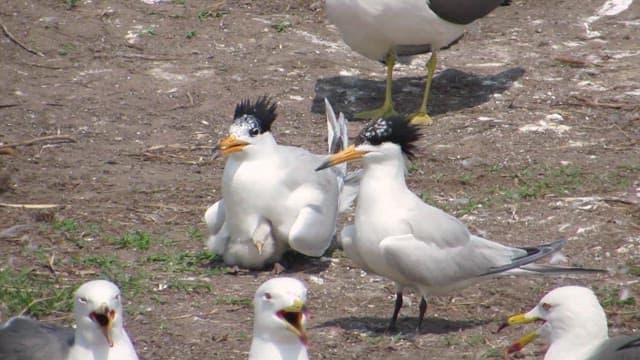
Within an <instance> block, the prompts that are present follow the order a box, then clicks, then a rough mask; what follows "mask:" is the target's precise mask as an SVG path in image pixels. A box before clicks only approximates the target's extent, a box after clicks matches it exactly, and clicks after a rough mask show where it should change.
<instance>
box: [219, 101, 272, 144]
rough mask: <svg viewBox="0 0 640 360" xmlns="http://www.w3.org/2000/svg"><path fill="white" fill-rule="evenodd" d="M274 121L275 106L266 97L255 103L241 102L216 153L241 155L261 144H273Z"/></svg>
mask: <svg viewBox="0 0 640 360" xmlns="http://www.w3.org/2000/svg"><path fill="white" fill-rule="evenodd" d="M275 119H276V104H275V103H274V102H273V101H272V100H271V99H270V98H268V97H266V96H264V97H260V98H258V100H256V101H255V102H253V103H252V102H251V101H250V100H247V99H245V100H242V101H241V102H240V103H239V104H238V105H237V106H236V110H235V112H234V115H233V123H232V124H231V126H230V127H229V136H228V137H226V138H224V139H222V140H221V141H220V143H219V144H218V146H217V149H216V150H217V151H220V152H221V153H222V155H229V154H233V153H238V154H241V153H242V152H244V151H247V150H250V149H251V148H253V147H254V146H259V145H260V144H262V143H269V144H272V143H274V141H275V140H274V139H273V136H272V134H271V124H272V123H273V121H274V120H275Z"/></svg>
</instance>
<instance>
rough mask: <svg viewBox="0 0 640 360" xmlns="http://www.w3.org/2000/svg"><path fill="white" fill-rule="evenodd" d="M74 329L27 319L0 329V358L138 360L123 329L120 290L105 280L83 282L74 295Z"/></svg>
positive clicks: (13, 320) (12, 320)
mask: <svg viewBox="0 0 640 360" xmlns="http://www.w3.org/2000/svg"><path fill="white" fill-rule="evenodd" d="M73 314H74V317H75V321H76V329H75V331H73V329H71V328H65V327H58V326H55V325H49V324H45V323H42V322H38V321H35V320H33V319H30V318H26V317H15V318H12V319H10V320H9V321H8V322H7V323H6V324H5V325H4V326H3V327H1V328H0V359H16V360H21V359H29V360H45V359H46V360H137V359H138V355H137V354H136V351H135V349H134V347H133V344H132V343H131V339H130V338H129V335H127V332H126V331H125V329H124V323H123V316H124V310H123V308H122V299H121V296H120V289H118V287H117V286H116V285H115V284H113V283H112V282H110V281H107V280H93V281H89V282H87V283H84V284H83V285H82V286H80V287H79V288H78V290H76V292H75V296H74V303H73Z"/></svg>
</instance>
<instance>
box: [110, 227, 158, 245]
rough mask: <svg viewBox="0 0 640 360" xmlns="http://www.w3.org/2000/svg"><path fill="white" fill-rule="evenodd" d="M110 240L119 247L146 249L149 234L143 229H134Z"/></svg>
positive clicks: (149, 242) (149, 241) (149, 243)
mask: <svg viewBox="0 0 640 360" xmlns="http://www.w3.org/2000/svg"><path fill="white" fill-rule="evenodd" d="M112 242H113V244H115V245H116V246H118V247H121V248H134V249H136V250H147V249H148V248H149V246H151V236H150V235H149V234H147V233H146V232H144V231H140V230H134V231H130V232H128V233H126V234H124V235H123V236H121V237H119V238H116V239H114V240H113V241H112Z"/></svg>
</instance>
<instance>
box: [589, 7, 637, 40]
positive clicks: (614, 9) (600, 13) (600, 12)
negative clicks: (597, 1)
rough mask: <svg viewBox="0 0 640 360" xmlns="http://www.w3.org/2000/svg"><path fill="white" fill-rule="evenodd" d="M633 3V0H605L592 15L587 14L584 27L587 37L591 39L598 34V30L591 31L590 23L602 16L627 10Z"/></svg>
mask: <svg viewBox="0 0 640 360" xmlns="http://www.w3.org/2000/svg"><path fill="white" fill-rule="evenodd" d="M632 3H633V0H607V1H606V2H605V3H604V4H603V5H602V6H601V7H600V8H599V9H598V10H597V11H596V14H595V15H593V16H589V17H588V18H586V19H585V22H584V24H583V25H584V28H585V31H586V33H587V38H589V39H593V38H596V37H598V36H600V35H601V34H600V32H598V31H592V30H591V24H593V23H594V22H596V21H598V20H600V18H602V17H604V16H614V15H618V14H620V13H621V12H623V11H625V10H627V9H628V8H629V6H631V4H632Z"/></svg>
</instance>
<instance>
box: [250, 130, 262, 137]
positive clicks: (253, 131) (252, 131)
mask: <svg viewBox="0 0 640 360" xmlns="http://www.w3.org/2000/svg"><path fill="white" fill-rule="evenodd" d="M258 134H260V130H258V128H251V129H250V130H249V135H251V136H256V135H258Z"/></svg>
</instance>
